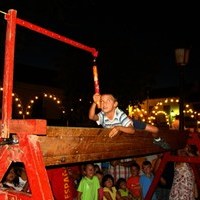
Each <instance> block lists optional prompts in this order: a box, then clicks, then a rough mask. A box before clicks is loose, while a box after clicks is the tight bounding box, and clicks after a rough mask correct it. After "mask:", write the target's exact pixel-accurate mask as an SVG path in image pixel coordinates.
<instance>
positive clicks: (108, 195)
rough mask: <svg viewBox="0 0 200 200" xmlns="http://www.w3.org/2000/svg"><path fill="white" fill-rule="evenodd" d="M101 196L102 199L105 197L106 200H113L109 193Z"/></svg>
mask: <svg viewBox="0 0 200 200" xmlns="http://www.w3.org/2000/svg"><path fill="white" fill-rule="evenodd" d="M103 195H104V197H106V199H107V200H113V199H112V197H111V196H110V193H109V192H104V193H103Z"/></svg>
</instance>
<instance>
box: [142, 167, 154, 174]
mask: <svg viewBox="0 0 200 200" xmlns="http://www.w3.org/2000/svg"><path fill="white" fill-rule="evenodd" d="M142 170H143V172H144V173H145V174H151V171H152V166H151V165H143V166H142Z"/></svg>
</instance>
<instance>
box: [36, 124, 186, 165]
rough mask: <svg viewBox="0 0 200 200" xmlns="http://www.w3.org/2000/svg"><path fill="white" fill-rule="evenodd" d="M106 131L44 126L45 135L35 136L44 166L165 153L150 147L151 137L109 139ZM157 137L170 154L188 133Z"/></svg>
mask: <svg viewBox="0 0 200 200" xmlns="http://www.w3.org/2000/svg"><path fill="white" fill-rule="evenodd" d="M109 131H110V129H103V128H75V127H53V126H47V135H46V136H38V141H39V142H40V144H41V150H42V153H43V158H44V162H45V165H46V166H49V165H60V164H71V163H79V162H85V161H100V160H107V159H116V158H126V157H139V156H144V155H150V154H156V153H162V152H165V151H166V150H164V149H162V148H161V147H159V146H157V145H155V144H153V137H152V135H151V133H148V132H145V131H137V132H136V133H135V134H132V135H130V134H125V133H120V134H118V135H117V136H115V137H114V138H109V137H108V134H109ZM160 135H161V137H162V138H164V139H165V140H166V141H167V142H168V143H169V144H170V146H171V148H172V149H171V150H176V149H179V148H183V147H184V146H185V145H186V141H187V138H188V133H186V132H183V133H180V132H179V131H176V130H160Z"/></svg>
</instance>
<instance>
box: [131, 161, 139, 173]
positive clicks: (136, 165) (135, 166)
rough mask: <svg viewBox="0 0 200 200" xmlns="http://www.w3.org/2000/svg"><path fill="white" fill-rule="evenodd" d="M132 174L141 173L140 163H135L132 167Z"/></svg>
mask: <svg viewBox="0 0 200 200" xmlns="http://www.w3.org/2000/svg"><path fill="white" fill-rule="evenodd" d="M130 171H131V175H132V176H138V175H139V173H140V165H139V164H138V163H136V162H135V163H133V164H132V165H131V167H130Z"/></svg>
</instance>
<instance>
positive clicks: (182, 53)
mask: <svg viewBox="0 0 200 200" xmlns="http://www.w3.org/2000/svg"><path fill="white" fill-rule="evenodd" d="M175 56H176V64H177V65H178V67H179V73H180V77H179V84H180V85H179V87H180V88H179V89H180V93H179V130H180V131H183V130H184V112H183V111H184V96H185V95H184V92H185V91H184V78H185V77H184V70H185V66H186V65H187V64H188V60H189V49H187V48H178V49H175Z"/></svg>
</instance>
